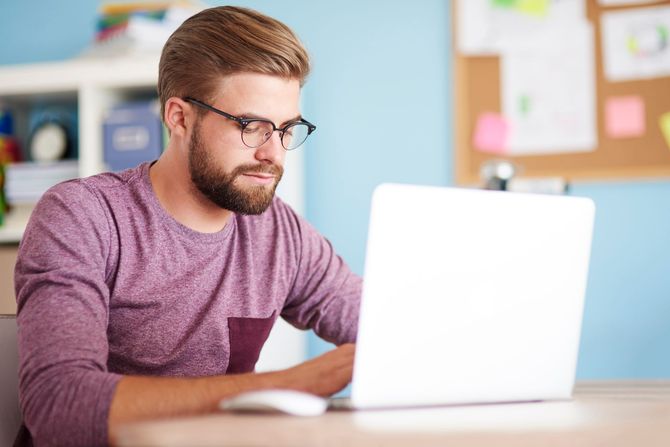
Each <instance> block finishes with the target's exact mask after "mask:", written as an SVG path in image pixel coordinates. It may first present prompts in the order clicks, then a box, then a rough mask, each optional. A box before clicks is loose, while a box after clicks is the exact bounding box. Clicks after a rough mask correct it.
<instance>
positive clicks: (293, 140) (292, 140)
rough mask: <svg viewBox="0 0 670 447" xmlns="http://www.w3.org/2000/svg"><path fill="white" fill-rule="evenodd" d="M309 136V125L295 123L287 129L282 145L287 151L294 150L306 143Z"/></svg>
mask: <svg viewBox="0 0 670 447" xmlns="http://www.w3.org/2000/svg"><path fill="white" fill-rule="evenodd" d="M308 135H309V127H308V126H307V124H303V123H295V124H293V125H292V126H290V127H289V128H288V129H286V132H284V135H283V136H282V139H281V143H282V145H283V146H284V148H285V149H286V150H289V151H290V150H293V149H295V148H297V147H298V146H300V145H301V144H302V143H304V142H305V140H306V139H307V136H308Z"/></svg>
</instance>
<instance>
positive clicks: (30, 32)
mask: <svg viewBox="0 0 670 447" xmlns="http://www.w3.org/2000/svg"><path fill="white" fill-rule="evenodd" d="M209 3H210V4H212V5H215V4H223V3H224V2H209ZM235 3H236V4H239V5H242V6H249V7H252V8H256V9H259V10H261V11H263V12H265V13H267V14H270V15H272V16H274V17H276V18H278V19H280V20H282V21H284V22H286V23H287V24H289V25H290V26H291V27H293V28H294V29H295V31H296V32H297V33H298V34H299V35H300V36H301V38H302V40H303V41H304V42H305V44H306V45H307V47H308V49H309V50H310V52H311V54H312V57H313V61H314V70H313V74H312V76H311V79H310V81H309V83H308V84H307V86H306V87H305V92H304V106H305V111H304V113H305V116H308V117H309V119H310V120H313V121H314V122H315V123H317V124H318V126H319V130H318V131H317V133H316V134H315V135H314V137H313V139H312V140H311V143H310V146H309V152H308V154H307V215H308V218H309V219H310V220H311V221H312V222H313V223H314V224H315V225H316V226H317V227H318V228H319V229H320V230H321V231H322V232H323V233H324V234H325V235H326V236H327V237H328V238H330V240H331V241H332V242H333V244H334V245H335V247H336V248H337V249H338V251H339V252H340V253H341V254H342V255H343V257H344V258H345V259H346V260H347V261H348V262H349V263H350V265H351V266H352V268H353V269H354V270H355V271H357V272H359V273H362V267H363V259H364V247H365V239H366V232H367V219H368V205H369V200H370V195H371V193H372V189H373V187H374V186H375V185H376V184H378V183H380V182H382V181H398V182H412V183H423V184H433V185H449V184H451V183H452V182H453V178H452V174H451V172H452V169H453V165H452V157H453V153H452V147H451V141H452V136H453V127H452V117H453V111H452V108H451V105H450V104H451V102H452V94H451V77H452V74H451V62H450V46H451V43H450V26H451V24H450V14H449V5H448V2H445V1H441V0H422V1H421V2H408V1H399V0H394V1H382V0H366V1H354V0H342V1H337V2H308V1H297V0H294V1H282V2H278V1H276V0H275V1H272V0H248V1H238V2H235ZM53 11H58V12H59V14H54V13H53ZM66 17H67V19H66ZM94 19H95V4H94V2H91V1H89V0H77V1H68V2H56V1H36V0H29V1H22V2H9V1H7V0H2V6H1V14H0V37H2V40H1V41H2V42H5V44H4V45H2V46H0V64H12V63H23V62H34V61H44V60H58V59H61V58H66V57H71V56H74V55H76V54H77V53H78V52H79V51H80V50H81V49H82V48H84V47H85V46H86V43H87V41H88V40H89V39H90V37H91V36H92V34H93V31H92V30H93V23H94ZM7 42H12V44H11V45H9V44H7ZM668 109H670V104H669V105H668ZM573 193H574V194H575V195H584V196H588V197H591V198H593V199H594V200H595V201H596V205H597V207H598V213H597V222H596V229H595V240H594V246H593V257H592V269H591V276H590V283H589V288H588V295H587V304H586V312H585V320H584V332H583V337H582V346H581V352H580V361H579V370H578V375H579V377H581V378H626V377H629V378H635V377H639V378H641V377H670V274H668V273H667V272H668V270H670V269H669V268H668V266H669V265H670V236H669V233H668V231H670V230H669V229H670V207H669V206H667V202H668V200H667V198H668V197H670V183H668V182H660V181H657V182H616V183H583V184H579V185H575V187H574V188H573ZM324 348H325V346H324V344H322V343H320V342H318V341H312V343H311V346H310V351H311V353H312V354H315V353H318V352H320V351H322V350H323V349H324Z"/></svg>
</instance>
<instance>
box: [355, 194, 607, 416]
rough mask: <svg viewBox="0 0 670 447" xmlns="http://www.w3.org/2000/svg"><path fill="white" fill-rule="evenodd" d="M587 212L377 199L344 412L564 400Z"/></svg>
mask: <svg viewBox="0 0 670 447" xmlns="http://www.w3.org/2000/svg"><path fill="white" fill-rule="evenodd" d="M594 213H595V207H594V204H593V202H592V201H591V200H589V199H586V198H575V197H564V196H549V195H531V194H518V193H509V192H494V191H480V190H468V189H459V188H438V187H425V186H410V185H396V184H385V185H381V186H379V187H378V188H377V189H376V190H375V193H374V195H373V200H372V211H371V216H370V227H369V235H368V245H367V256H366V263H365V275H364V285H363V298H362V307H361V315H360V322H359V333H358V341H357V347H356V358H355V362H354V376H353V383H352V389H351V401H350V404H351V406H352V407H353V408H355V409H368V408H370V409H372V408H392V407H415V406H424V405H447V404H472V403H494V402H514V401H534V400H548V399H567V398H570V396H571V394H572V388H573V385H574V379H575V370H576V364H577V353H578V348H579V337H580V331H581V322H582V312H583V307H584V295H585V290H586V282H587V273H588V265H589V256H590V249H591V237H592V230H593V220H594Z"/></svg>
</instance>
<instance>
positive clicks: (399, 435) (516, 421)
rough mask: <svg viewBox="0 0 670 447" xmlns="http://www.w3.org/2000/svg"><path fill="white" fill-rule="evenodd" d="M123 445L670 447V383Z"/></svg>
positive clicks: (164, 424) (131, 437) (595, 385)
mask: <svg viewBox="0 0 670 447" xmlns="http://www.w3.org/2000/svg"><path fill="white" fill-rule="evenodd" d="M116 435H117V440H118V444H119V445H120V446H138V445H141V446H333V447H335V446H337V447H340V446H411V447H417V446H437V445H440V446H444V445H458V446H487V447H488V446H493V445H495V446H515V447H516V446H533V447H535V446H607V447H611V446H634V447H635V446H639V447H643V446H644V447H649V446H663V447H667V446H670V381H647V382H581V383H579V384H578V385H577V387H576V388H575V398H574V400H572V401H568V402H540V403H523V404H504V405H473V406H459V407H441V408H430V409H413V410H386V411H360V412H329V413H327V414H325V415H323V416H319V417H315V418H297V417H290V416H282V415H233V414H214V415H207V416H202V417H194V418H183V419H172V420H164V421H155V422H144V423H138V424H132V425H127V426H124V427H121V428H120V429H119V430H118V432H117V433H116Z"/></svg>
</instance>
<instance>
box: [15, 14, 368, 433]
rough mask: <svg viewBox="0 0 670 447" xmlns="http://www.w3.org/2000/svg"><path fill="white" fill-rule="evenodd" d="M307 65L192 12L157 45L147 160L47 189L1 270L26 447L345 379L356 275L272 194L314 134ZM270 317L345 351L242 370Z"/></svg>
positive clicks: (254, 19)
mask: <svg viewBox="0 0 670 447" xmlns="http://www.w3.org/2000/svg"><path fill="white" fill-rule="evenodd" d="M308 71H309V60H308V56H307V53H306V51H305V50H304V48H303V47H302V45H301V44H300V42H299V41H298V40H297V38H296V36H295V35H294V34H293V33H292V32H291V30H290V29H289V28H288V27H286V26H285V25H283V24H282V23H280V22H277V21H276V20H274V19H272V18H269V17H266V16H263V15H261V14H259V13H257V12H254V11H251V10H246V9H241V8H234V7H219V8H212V9H208V10H205V11H203V12H201V13H199V14H197V15H195V16H194V17H192V18H190V19H189V20H187V21H186V22H184V24H183V25H182V26H181V27H180V28H179V29H178V30H177V31H176V32H175V33H174V34H173V35H172V36H171V37H170V39H169V40H168V42H167V43H166V45H165V47H164V49H163V54H162V56H161V62H160V67H159V82H158V84H159V85H158V93H159V98H160V102H161V107H162V117H163V120H164V122H165V124H166V126H167V127H168V129H169V131H170V142H169V145H168V147H167V149H166V151H165V153H164V154H163V155H162V156H161V157H160V159H159V160H158V161H157V162H154V163H152V164H149V163H145V164H143V165H140V166H139V167H137V168H134V169H130V170H127V171H124V172H121V173H118V174H101V175H97V176H94V177H90V178H87V179H79V180H74V181H69V182H66V183H62V184H60V185H57V186H56V187H54V188H52V189H51V190H49V191H48V192H47V193H46V194H45V195H44V197H43V198H42V199H41V201H40V203H39V204H38V205H37V208H36V209H35V212H34V213H33V216H32V217H31V220H30V222H29V224H28V227H27V229H26V232H25V235H24V237H23V240H22V242H21V247H20V252H19V258H18V261H17V265H16V275H15V283H16V295H17V303H18V325H19V353H20V374H19V375H20V398H21V405H22V410H23V415H24V423H25V426H26V427H24V428H23V429H22V436H23V441H22V442H24V443H25V442H28V441H30V439H32V441H33V442H34V443H35V444H36V445H87V446H91V445H101V444H106V443H107V442H108V441H109V436H110V433H113V431H114V428H115V427H116V426H117V425H119V424H122V423H126V422H131V421H136V420H141V419H147V418H159V417H169V416H176V415H188V414H198V413H205V412H211V411H215V409H216V407H217V403H218V402H219V401H220V400H221V399H222V398H225V397H227V396H231V395H234V394H236V393H239V392H242V391H245V390H253V389H263V388H291V389H298V390H305V391H308V392H312V393H315V394H319V395H323V396H327V395H330V394H332V393H335V392H337V391H339V390H340V389H342V388H343V387H344V386H345V385H346V384H347V383H348V382H349V381H350V379H351V371H352V363H353V351H354V349H353V345H352V344H351V343H352V342H353V341H354V340H355V337H356V328H357V321H358V308H359V301H360V293H361V280H360V278H359V277H357V276H356V275H354V274H353V273H352V272H351V271H350V270H349V269H348V267H347V266H346V265H345V264H344V263H343V261H342V260H341V259H340V258H339V257H338V256H337V255H336V254H335V253H334V252H333V249H332V247H331V245H330V244H329V243H328V241H326V240H325V239H324V238H323V237H322V236H320V235H319V234H318V233H317V232H316V231H315V230H314V229H313V228H312V227H311V226H310V225H309V224H308V223H307V222H306V221H304V220H303V219H301V218H300V217H299V216H297V215H296V214H295V213H294V212H293V211H292V210H291V209H290V208H289V207H288V206H287V205H286V204H284V203H283V202H282V201H281V200H279V199H278V198H274V191H275V188H276V186H277V183H278V182H279V180H280V178H281V176H282V172H283V168H282V166H283V162H284V157H285V153H286V150H287V149H295V148H296V147H297V146H299V145H300V144H301V143H302V142H303V141H304V139H305V138H307V136H308V135H309V134H310V133H311V132H312V131H313V130H314V126H313V125H312V124H311V123H309V122H308V121H307V120H305V119H303V118H302V117H301V115H300V111H299V95H300V88H301V86H302V84H303V82H304V80H305V77H306V76H307V74H308ZM278 316H281V317H283V318H285V319H286V320H288V321H289V322H290V323H292V324H293V325H295V326H297V327H299V328H311V329H314V330H315V331H316V333H317V334H318V335H320V336H321V337H323V338H324V339H326V340H329V341H332V342H335V343H336V344H338V345H341V346H339V347H338V348H337V349H335V350H333V351H331V352H329V353H327V354H325V355H323V356H321V357H319V358H316V359H313V360H311V361H308V362H306V363H303V364H301V365H298V366H296V367H294V368H290V369H287V370H283V371H278V372H272V373H264V374H254V373H253V370H254V365H255V363H256V360H257V359H258V354H259V352H260V349H261V347H262V345H263V343H264V342H265V339H266V338H267V336H268V333H269V331H270V328H271V327H272V324H273V322H274V321H275V319H276V318H277V317H278ZM159 376H160V377H159Z"/></svg>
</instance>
